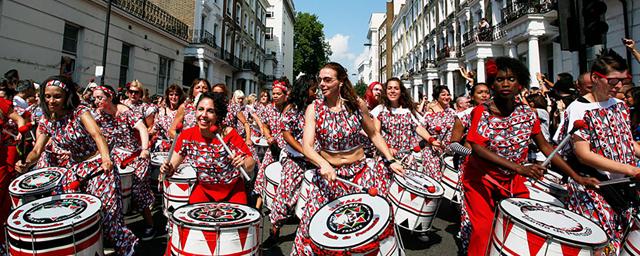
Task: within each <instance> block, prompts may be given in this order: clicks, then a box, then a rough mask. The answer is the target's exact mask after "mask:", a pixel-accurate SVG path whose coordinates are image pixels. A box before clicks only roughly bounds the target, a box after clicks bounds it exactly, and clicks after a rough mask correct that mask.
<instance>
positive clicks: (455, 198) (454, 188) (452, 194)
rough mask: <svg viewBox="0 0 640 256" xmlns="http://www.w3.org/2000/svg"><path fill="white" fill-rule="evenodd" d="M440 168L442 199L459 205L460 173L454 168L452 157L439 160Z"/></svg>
mask: <svg viewBox="0 0 640 256" xmlns="http://www.w3.org/2000/svg"><path fill="white" fill-rule="evenodd" d="M440 165H441V167H442V187H443V188H444V198H446V199H449V201H451V202H453V203H456V204H460V201H461V200H462V198H460V186H458V184H459V183H458V181H459V180H460V172H459V171H458V169H456V168H454V167H455V165H454V164H453V156H446V157H443V158H442V159H441V160H440Z"/></svg>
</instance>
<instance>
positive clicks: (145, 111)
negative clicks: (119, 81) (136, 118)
mask: <svg viewBox="0 0 640 256" xmlns="http://www.w3.org/2000/svg"><path fill="white" fill-rule="evenodd" d="M124 105H127V107H130V108H131V109H132V110H133V111H136V112H138V113H140V114H141V115H142V116H143V118H147V117H148V116H150V115H154V114H156V113H158V108H157V107H156V106H154V105H152V104H149V103H144V102H142V101H138V102H137V103H132V102H131V101H130V100H125V101H124Z"/></svg>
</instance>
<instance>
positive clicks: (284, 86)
mask: <svg viewBox="0 0 640 256" xmlns="http://www.w3.org/2000/svg"><path fill="white" fill-rule="evenodd" d="M276 88H279V89H280V90H282V91H283V92H286V91H287V90H288V88H287V84H286V83H285V82H284V81H278V80H275V81H273V89H276Z"/></svg>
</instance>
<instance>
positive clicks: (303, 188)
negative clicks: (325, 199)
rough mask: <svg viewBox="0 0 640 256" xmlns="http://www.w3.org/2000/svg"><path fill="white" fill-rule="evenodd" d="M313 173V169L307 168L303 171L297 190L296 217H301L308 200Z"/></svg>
mask: <svg viewBox="0 0 640 256" xmlns="http://www.w3.org/2000/svg"><path fill="white" fill-rule="evenodd" d="M315 173H316V171H315V170H308V171H306V172H305V173H304V179H303V180H302V185H300V191H299V192H298V202H297V203H296V216H298V219H300V218H302V213H303V212H304V206H305V204H307V201H308V200H309V194H311V189H312V188H311V186H312V184H313V176H314V175H315Z"/></svg>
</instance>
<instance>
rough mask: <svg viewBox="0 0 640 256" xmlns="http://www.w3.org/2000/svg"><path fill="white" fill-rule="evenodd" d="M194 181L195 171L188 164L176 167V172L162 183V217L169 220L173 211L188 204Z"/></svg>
mask: <svg viewBox="0 0 640 256" xmlns="http://www.w3.org/2000/svg"><path fill="white" fill-rule="evenodd" d="M196 180H197V178H196V169H194V168H193V167H191V165H188V164H182V165H180V166H178V170H177V171H176V172H175V173H174V174H173V175H172V176H171V177H168V178H166V179H165V180H164V182H163V183H162V190H163V191H164V195H163V198H162V204H163V206H164V209H163V213H164V216H166V217H167V218H169V217H170V216H171V213H172V212H173V210H175V209H177V208H178V207H180V206H183V205H186V204H187V203H189V197H190V196H191V192H192V191H193V187H194V186H195V185H196Z"/></svg>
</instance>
